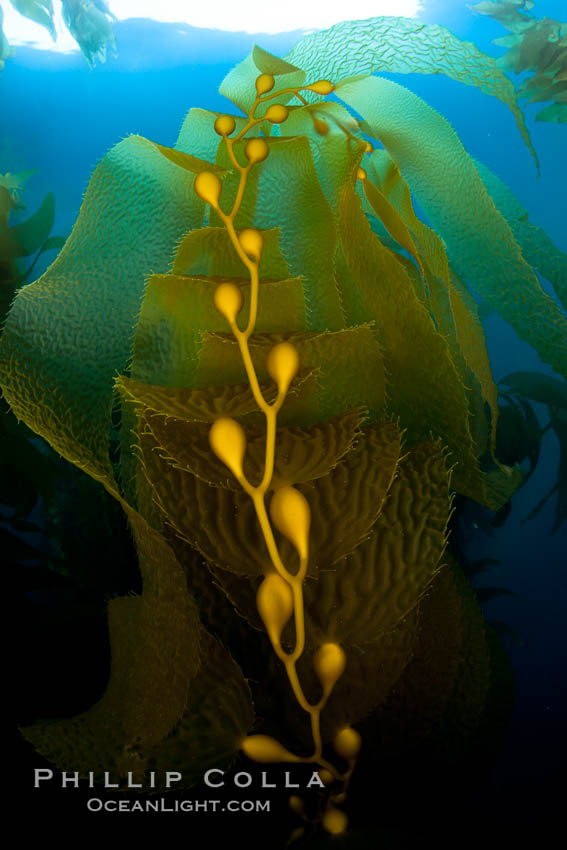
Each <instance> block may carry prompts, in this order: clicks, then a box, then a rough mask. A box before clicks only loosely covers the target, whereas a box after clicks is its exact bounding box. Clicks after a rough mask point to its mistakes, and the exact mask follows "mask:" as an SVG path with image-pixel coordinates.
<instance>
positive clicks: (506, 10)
mask: <svg viewBox="0 0 567 850" xmlns="http://www.w3.org/2000/svg"><path fill="white" fill-rule="evenodd" d="M534 6H535V3H533V2H531V0H530V2H526V0H483V2H482V3H477V4H476V5H475V6H472V7H471V8H472V9H474V10H475V11H476V12H480V14H481V15H490V16H491V17H492V18H495V19H496V20H497V21H500V23H501V24H502V25H503V26H505V27H506V29H507V30H510V35H507V36H505V37H504V38H498V39H495V40H494V44H498V45H499V46H500V47H506V48H507V52H506V53H505V54H504V56H502V57H501V58H500V59H499V60H498V64H499V65H500V67H501V68H503V69H504V70H505V71H514V73H515V74H523V73H525V76H524V78H523V79H522V81H521V83H520V85H519V86H518V89H517V95H518V97H519V98H520V99H521V100H525V101H526V104H529V103H542V102H545V101H551V104H550V105H549V106H546V107H544V109H541V110H540V111H539V112H538V113H537V114H536V116H535V120H536V121H552V122H557V123H561V124H565V123H567V23H565V22H561V21H555V20H553V19H552V18H543V19H540V20H537V19H535V18H533V17H531V16H530V15H529V14H526V13H527V12H530V11H531V10H532V9H533V7H534Z"/></svg>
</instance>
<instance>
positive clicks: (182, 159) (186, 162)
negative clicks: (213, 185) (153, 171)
mask: <svg viewBox="0 0 567 850" xmlns="http://www.w3.org/2000/svg"><path fill="white" fill-rule="evenodd" d="M152 144H153V145H154V147H155V148H156V150H158V151H159V152H160V153H161V155H162V156H165V158H166V159H169V160H170V162H173V163H175V165H178V166H179V168H183V169H184V170H185V171H188V172H189V173H188V175H187V179H188V180H190V181H191V185H193V183H194V181H195V174H198V173H199V172H200V171H210V172H212V173H213V174H216V175H217V177H223V176H224V174H225V171H224V169H222V168H219V167H218V165H213V163H211V162H208V161H207V160H203V159H199V158H198V157H196V156H191V154H187V153H183V151H180V150H176V149H175V148H168V147H165V145H159V144H158V143H157V142H152Z"/></svg>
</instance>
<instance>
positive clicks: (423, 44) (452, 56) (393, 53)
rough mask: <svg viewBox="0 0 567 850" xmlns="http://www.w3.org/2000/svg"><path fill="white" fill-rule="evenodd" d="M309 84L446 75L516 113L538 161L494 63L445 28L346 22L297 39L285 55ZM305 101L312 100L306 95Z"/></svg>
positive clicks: (392, 21) (396, 21) (401, 21)
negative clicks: (355, 78) (389, 76)
mask: <svg viewBox="0 0 567 850" xmlns="http://www.w3.org/2000/svg"><path fill="white" fill-rule="evenodd" d="M285 59H286V60H287V61H288V62H291V63H293V64H294V65H297V67H299V68H302V69H303V70H304V71H305V72H306V74H307V77H308V78H309V79H319V78H320V77H324V78H326V79H329V80H332V81H333V82H334V83H337V82H339V81H340V80H342V79H344V78H345V77H349V76H351V75H353V74H374V73H376V72H380V71H385V72H392V73H397V74H412V73H418V74H445V75H446V76H448V77H452V78H453V79H454V80H458V81H459V82H461V83H466V84H467V85H470V86H476V87H477V88H480V89H481V91H483V92H484V93H485V94H489V95H492V96H493V97H497V98H499V100H501V101H502V102H503V103H505V104H506V105H507V106H508V107H509V108H510V109H511V110H512V112H513V113H514V116H515V118H516V123H517V124H518V127H519V130H520V132H521V134H522V136H523V139H524V141H525V143H526V144H527V146H528V148H529V149H530V151H531V152H532V154H533V156H534V159H535V160H536V162H537V155H536V153H535V151H534V149H533V146H532V143H531V141H530V136H529V133H528V130H527V128H526V125H525V121H524V116H523V114H522V111H521V110H520V108H519V106H518V104H517V101H516V96H515V93H514V86H513V85H512V83H511V82H510V80H509V79H508V78H507V77H506V76H505V74H503V73H502V71H501V70H500V68H499V67H498V65H497V64H496V61H495V60H494V59H492V58H491V57H490V56H486V55H485V54H484V53H482V52H481V51H480V50H479V49H478V48H477V47H475V45H474V44H472V43H471V42H468V41H461V39H459V38H457V37H456V36H455V35H453V34H452V33H451V32H449V30H447V29H445V27H442V26H439V25H437V24H435V25H431V26H427V25H425V24H421V23H419V22H418V21H415V20H411V19H409V18H394V17H392V18H390V17H383V18H369V19H368V20H364V21H344V22H342V23H340V24H336V25H335V26H333V27H331V28H330V29H328V30H324V31H323V32H317V33H312V34H311V35H308V36H306V37H305V38H303V39H301V41H299V42H298V43H297V44H296V45H295V47H294V48H293V49H292V50H291V51H290V52H289V53H288V54H287V55H286V56H285ZM306 97H307V99H310V98H313V95H310V93H309V92H307V93H306Z"/></svg>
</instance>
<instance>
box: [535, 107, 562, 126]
mask: <svg viewBox="0 0 567 850" xmlns="http://www.w3.org/2000/svg"><path fill="white" fill-rule="evenodd" d="M535 120H536V121H549V122H550V123H552V124H567V103H552V104H550V106H546V107H545V109H540V111H539V112H538V113H537V115H536V117H535Z"/></svg>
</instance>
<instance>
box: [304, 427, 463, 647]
mask: <svg viewBox="0 0 567 850" xmlns="http://www.w3.org/2000/svg"><path fill="white" fill-rule="evenodd" d="M394 470H395V476H393V478H392V481H391V484H390V486H389V488H388V493H387V496H386V499H385V501H384V505H383V507H382V511H381V513H380V516H379V517H378V520H377V522H376V525H375V526H374V528H373V530H372V533H371V535H370V537H369V538H368V539H367V540H366V541H364V542H363V543H362V544H361V545H360V546H359V547H358V548H357V549H355V550H354V551H353V552H352V553H351V554H350V555H348V556H347V557H346V558H345V559H344V560H342V561H340V562H339V563H337V564H335V569H334V570H332V571H325V572H321V573H320V575H319V577H318V578H317V580H316V581H307V582H306V584H305V591H304V593H305V611H306V620H307V623H308V631H309V632H310V633H311V634H312V635H315V636H316V639H317V640H318V641H319V643H324V642H326V641H337V642H338V643H340V644H341V645H343V646H346V645H348V646H350V645H352V644H359V645H362V644H367V643H372V642H374V641H377V640H379V639H380V638H381V636H382V635H383V634H385V633H386V632H388V631H389V630H390V629H392V628H393V627H394V626H397V625H399V624H400V623H402V622H403V620H404V618H405V617H407V616H408V615H409V613H410V612H411V611H412V610H413V609H414V608H415V606H416V605H417V604H418V602H419V601H420V599H421V598H422V597H423V595H424V594H425V593H426V592H427V589H428V587H429V586H430V584H431V582H432V581H433V580H434V579H435V577H436V575H437V573H438V572H439V570H440V569H441V566H442V564H443V560H442V558H443V554H444V552H445V545H446V540H447V524H448V521H449V517H450V515H451V492H450V488H449V480H450V471H449V469H448V467H447V458H446V455H445V452H443V450H442V448H441V446H440V445H439V444H438V443H434V442H428V443H422V444H421V445H420V446H416V447H414V448H412V449H411V450H410V452H409V453H408V454H407V455H406V456H405V457H403V458H401V460H400V462H399V463H398V464H397V466H396V467H395V468H394V469H393V470H392V471H393V472H394Z"/></svg>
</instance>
